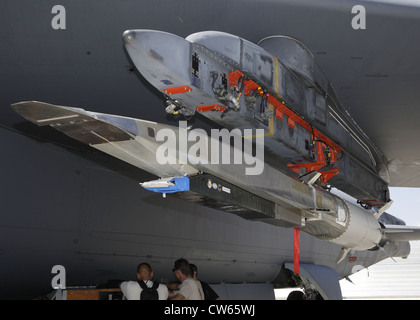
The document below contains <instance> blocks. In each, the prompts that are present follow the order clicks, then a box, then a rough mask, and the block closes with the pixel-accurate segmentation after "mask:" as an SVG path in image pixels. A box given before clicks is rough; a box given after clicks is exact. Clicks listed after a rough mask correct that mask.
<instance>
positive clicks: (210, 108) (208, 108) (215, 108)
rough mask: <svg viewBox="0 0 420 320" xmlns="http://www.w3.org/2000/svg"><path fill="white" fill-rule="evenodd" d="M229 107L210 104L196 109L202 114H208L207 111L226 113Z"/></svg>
mask: <svg viewBox="0 0 420 320" xmlns="http://www.w3.org/2000/svg"><path fill="white" fill-rule="evenodd" d="M226 108H227V107H223V106H219V105H218V104H210V105H208V106H199V107H196V108H195V110H197V111H200V112H206V111H225V109H226Z"/></svg>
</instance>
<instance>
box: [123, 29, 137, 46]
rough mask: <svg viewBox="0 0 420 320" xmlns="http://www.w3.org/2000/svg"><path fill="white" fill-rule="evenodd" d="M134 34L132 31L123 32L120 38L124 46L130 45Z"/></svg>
mask: <svg viewBox="0 0 420 320" xmlns="http://www.w3.org/2000/svg"><path fill="white" fill-rule="evenodd" d="M135 35H136V32H135V31H133V30H126V31H124V33H123V35H122V37H123V41H124V43H125V44H130V43H131V42H133V40H134V38H135Z"/></svg>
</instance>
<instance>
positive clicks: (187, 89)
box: [163, 86, 192, 94]
mask: <svg viewBox="0 0 420 320" xmlns="http://www.w3.org/2000/svg"><path fill="white" fill-rule="evenodd" d="M163 91H164V92H165V93H167V94H179V93H185V92H191V91H192V89H191V88H190V87H189V86H180V87H174V88H168V89H164V90H163Z"/></svg>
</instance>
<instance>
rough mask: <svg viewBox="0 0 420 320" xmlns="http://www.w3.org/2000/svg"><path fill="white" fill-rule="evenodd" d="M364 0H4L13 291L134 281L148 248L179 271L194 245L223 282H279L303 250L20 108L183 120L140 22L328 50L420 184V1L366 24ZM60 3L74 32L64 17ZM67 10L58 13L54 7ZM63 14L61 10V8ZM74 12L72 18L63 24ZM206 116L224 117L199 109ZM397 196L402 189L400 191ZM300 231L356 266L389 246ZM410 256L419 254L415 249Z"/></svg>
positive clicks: (193, 255)
mask: <svg viewBox="0 0 420 320" xmlns="http://www.w3.org/2000/svg"><path fill="white" fill-rule="evenodd" d="M356 4H358V3H356V2H354V1H340V2H337V1H317V2H316V4H315V3H314V2H313V1H309V0H307V1H298V2H297V1H278V2H272V1H228V2H226V1H212V2H204V1H194V2H189V1H176V2H174V1H158V2H156V1H155V2H153V3H148V2H145V1H138V0H137V1H134V0H132V1H116V0H115V1H113V0H102V1H83V2H76V1H60V3H56V1H43V2H41V1H30V0H28V1H8V0H5V1H2V2H1V3H0V39H1V41H2V46H1V47H0V64H1V68H0V77H1V83H2V87H3V90H2V94H1V95H0V105H1V108H0V129H1V132H2V133H1V135H0V145H1V147H2V150H3V152H2V157H1V164H2V168H3V169H4V170H3V174H2V183H1V188H0V194H1V198H2V206H1V208H2V209H1V222H0V263H1V265H2V268H1V270H2V273H1V280H0V282H1V286H0V287H1V289H0V298H3V299H5V298H6V299H7V298H31V297H34V296H36V295H39V294H44V293H47V292H49V291H51V279H52V277H53V275H52V274H51V269H52V267H53V266H54V265H63V266H65V268H66V275H67V279H66V280H67V285H94V284H96V283H98V282H101V281H106V280H109V279H131V278H132V277H133V274H134V268H135V266H137V264H138V263H139V262H141V261H147V262H149V263H150V264H151V265H152V266H153V268H154V270H155V276H156V277H158V278H161V279H163V280H170V279H172V271H171V268H172V265H173V261H174V260H176V259H178V258H179V257H185V258H187V259H189V260H191V261H192V262H194V263H196V264H197V266H198V267H199V268H200V274H201V275H202V277H203V280H206V281H207V282H210V283H221V282H225V283H243V282H247V283H265V282H273V281H274V280H275V279H276V277H277V276H278V274H279V272H280V270H281V268H282V265H283V263H285V262H291V261H293V230H292V229H285V228H279V227H275V226H271V225H267V224H264V223H261V222H250V221H246V220H244V219H241V218H239V217H237V216H234V215H231V214H229V213H225V212H221V211H218V210H214V209H209V208H205V207H202V206H200V205H197V204H192V203H189V202H186V201H183V200H181V199H176V198H172V197H167V198H166V199H163V198H162V197H161V195H158V194H154V193H150V192H148V191H146V190H144V189H142V188H141V187H140V186H139V185H138V183H139V182H143V181H148V180H151V179H153V178H155V177H154V176H152V175H151V174H149V173H147V172H144V171H141V170H138V169H136V168H134V167H132V166H130V165H127V164H124V163H123V162H120V161H118V160H116V159H113V158H112V157H110V156H107V155H105V154H102V153H99V152H97V151H95V150H94V149H92V148H89V147H87V146H85V145H83V144H80V143H78V142H75V141H73V140H72V139H70V138H67V137H65V136H64V135H62V134H59V133H56V132H55V131H54V130H53V129H51V128H46V127H41V128H39V127H36V126H34V125H33V124H31V123H29V122H27V121H25V120H24V119H23V118H21V117H20V116H19V115H18V114H16V113H15V112H14V111H13V110H12V109H11V108H10V105H11V104H13V103H16V102H20V101H29V100H39V101H45V102H49V103H54V104H57V105H63V106H73V107H83V108H84V109H86V110H90V111H96V112H102V113H109V114H117V115H122V116H128V117H133V118H138V119H146V120H151V121H158V122H161V123H167V124H172V125H177V120H174V119H172V118H171V117H170V116H167V114H166V113H165V105H164V100H163V99H162V96H161V95H160V94H159V93H158V92H157V91H156V90H155V89H154V88H153V87H151V86H150V85H149V84H148V83H147V81H145V80H144V79H143V78H142V77H141V75H139V73H138V72H137V71H136V69H135V68H134V66H133V65H132V63H131V61H130V59H129V57H128V54H127V52H126V51H125V49H124V46H123V42H122V33H123V32H124V31H125V30H127V29H134V28H142V29H153V30H161V31H166V32H171V33H173V34H176V35H178V36H181V37H186V36H188V35H189V34H192V33H195V32H198V31H203V30H219V31H223V32H228V33H231V34H234V35H237V36H240V37H242V38H244V39H247V40H249V41H251V42H254V43H257V42H258V41H259V40H261V39H262V38H264V37H267V36H270V35H275V34H283V35H290V36H293V37H295V38H296V39H299V40H301V41H302V42H303V43H305V45H306V46H307V47H308V48H310V50H311V51H312V52H313V53H314V54H315V56H316V59H317V61H318V63H319V64H320V66H321V67H322V69H323V71H324V72H325V74H326V76H327V78H328V79H329V80H330V82H331V83H332V84H333V86H334V88H335V90H336V94H337V96H338V98H339V100H340V101H341V102H342V103H343V104H344V105H345V106H346V108H347V110H348V111H349V112H350V114H351V115H352V117H353V118H354V119H355V120H356V122H357V123H358V124H359V126H360V127H361V128H362V129H363V130H364V131H365V133H366V134H367V135H368V136H369V137H370V139H371V140H372V141H373V142H374V143H375V144H376V146H377V147H378V148H379V149H380V150H381V151H382V152H383V153H384V155H385V156H386V158H387V159H388V161H389V163H388V168H389V174H390V186H410V187H419V186H420V181H419V177H418V174H419V173H418V172H419V170H417V169H418V162H416V159H419V154H418V153H419V152H420V148H416V145H418V142H417V139H416V138H417V135H416V132H417V130H418V128H417V124H416V117H415V116H414V115H415V114H416V109H415V101H418V98H419V91H418V89H417V86H416V81H417V78H418V74H419V72H418V70H417V69H418V68H419V67H418V65H417V64H415V61H416V60H415V59H416V57H417V56H418V48H417V47H416V35H415V32H413V31H411V30H418V27H419V26H418V25H419V23H420V21H419V19H418V17H419V9H418V8H417V7H411V6H405V5H395V4H394V5H390V4H388V5H383V4H377V3H370V2H366V3H363V5H364V6H365V8H366V11H367V27H366V29H364V30H354V29H353V28H352V26H351V22H352V18H353V17H354V14H352V13H351V10H352V7H353V6H354V5H356ZM56 5H61V6H63V7H64V8H65V14H66V16H65V17H66V19H65V29H57V30H56V29H54V28H53V20H54V18H55V17H56V15H57V14H58V13H52V9H53V7H54V6H56ZM55 12H57V11H55ZM56 22H57V21H56ZM61 22H62V21H61ZM192 124H193V125H194V126H196V127H205V128H209V127H210V125H211V124H210V123H209V122H208V121H205V120H204V119H203V118H200V117H195V118H194V119H193V121H192ZM391 198H392V195H391ZM340 250H341V247H340V246H337V245H334V244H332V243H329V242H326V241H322V240H319V239H316V238H314V237H312V236H309V235H307V234H305V233H301V253H300V259H301V262H304V263H308V264H315V265H325V266H329V267H330V268H332V269H334V270H336V271H337V272H338V273H339V274H340V275H341V276H342V277H345V276H347V275H349V274H351V273H352V270H353V271H354V267H355V266H359V265H360V266H363V267H367V266H370V265H372V264H374V263H376V262H378V261H380V260H382V259H384V258H387V255H386V254H385V253H383V252H382V251H356V252H355V253H354V256H355V257H357V260H356V261H354V260H353V261H349V260H348V259H346V260H344V261H343V262H341V263H339V264H337V263H336V260H337V257H338V256H339V254H340ZM405 254H408V252H405Z"/></svg>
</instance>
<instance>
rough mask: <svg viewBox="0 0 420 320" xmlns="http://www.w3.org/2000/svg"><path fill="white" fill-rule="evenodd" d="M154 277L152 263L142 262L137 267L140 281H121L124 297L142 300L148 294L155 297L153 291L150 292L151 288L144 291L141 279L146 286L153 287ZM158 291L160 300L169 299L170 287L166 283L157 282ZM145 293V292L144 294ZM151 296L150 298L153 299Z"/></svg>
mask: <svg viewBox="0 0 420 320" xmlns="http://www.w3.org/2000/svg"><path fill="white" fill-rule="evenodd" d="M152 278H153V270H152V267H151V266H150V264H148V263H146V262H143V263H140V264H139V265H138V267H137V279H138V281H125V282H123V283H121V285H120V288H121V291H122V293H123V295H124V297H125V298H126V299H127V300H141V297H143V299H147V296H149V297H151V298H156V297H153V296H154V294H153V293H149V290H147V292H144V293H143V288H142V286H141V285H140V281H142V282H143V283H144V284H145V286H143V287H144V288H146V287H147V288H152V287H153V285H154V284H155V282H153V281H152ZM155 287H156V291H157V294H158V297H157V298H158V299H159V300H167V299H168V288H167V287H166V286H165V285H164V284H158V283H156V284H155ZM142 293H143V294H142ZM151 298H150V299H151Z"/></svg>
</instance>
